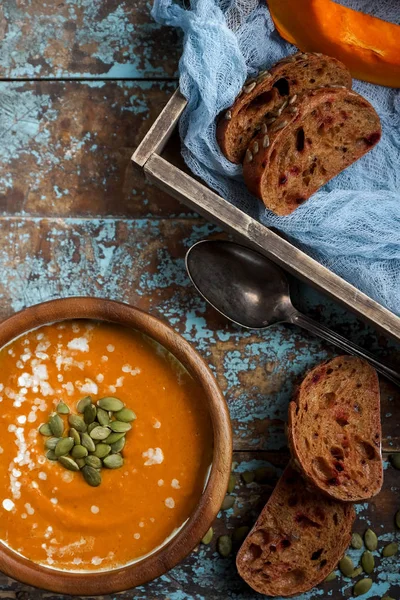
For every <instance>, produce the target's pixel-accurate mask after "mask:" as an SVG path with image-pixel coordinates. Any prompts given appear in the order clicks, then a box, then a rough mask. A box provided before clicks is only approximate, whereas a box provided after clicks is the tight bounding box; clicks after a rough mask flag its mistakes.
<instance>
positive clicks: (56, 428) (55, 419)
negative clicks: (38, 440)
mask: <svg viewBox="0 0 400 600" xmlns="http://www.w3.org/2000/svg"><path fill="white" fill-rule="evenodd" d="M49 427H50V429H51V433H52V434H53V435H54V436H55V437H61V436H62V434H63V432H64V421H63V420H62V418H61V417H60V416H59V415H53V416H51V417H50V419H49Z"/></svg>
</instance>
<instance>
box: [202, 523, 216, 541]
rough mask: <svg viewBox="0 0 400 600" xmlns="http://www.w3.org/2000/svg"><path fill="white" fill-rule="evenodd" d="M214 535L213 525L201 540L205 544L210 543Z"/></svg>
mask: <svg viewBox="0 0 400 600" xmlns="http://www.w3.org/2000/svg"><path fill="white" fill-rule="evenodd" d="M213 535H214V530H213V528H212V527H210V529H209V530H208V531H207V533H206V534H205V536H204V537H203V539H202V540H201V543H202V544H205V545H207V544H209V543H210V542H211V540H212V539H213Z"/></svg>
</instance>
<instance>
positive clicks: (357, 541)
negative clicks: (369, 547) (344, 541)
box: [351, 533, 364, 550]
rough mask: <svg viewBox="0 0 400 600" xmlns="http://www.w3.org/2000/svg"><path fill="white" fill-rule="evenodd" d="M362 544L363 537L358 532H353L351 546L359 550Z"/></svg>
mask: <svg viewBox="0 0 400 600" xmlns="http://www.w3.org/2000/svg"><path fill="white" fill-rule="evenodd" d="M363 546H364V543H363V539H362V537H361V535H360V534H359V533H353V535H352V536H351V547H352V548H355V550H361V548H362V547H363Z"/></svg>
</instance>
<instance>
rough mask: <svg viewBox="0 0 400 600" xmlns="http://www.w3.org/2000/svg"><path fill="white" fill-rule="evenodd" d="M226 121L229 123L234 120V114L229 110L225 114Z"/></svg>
mask: <svg viewBox="0 0 400 600" xmlns="http://www.w3.org/2000/svg"><path fill="white" fill-rule="evenodd" d="M225 119H226V120H227V121H230V120H231V119H232V112H231V111H230V110H227V111H226V113H225Z"/></svg>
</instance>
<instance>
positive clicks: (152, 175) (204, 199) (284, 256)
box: [132, 89, 400, 342]
mask: <svg viewBox="0 0 400 600" xmlns="http://www.w3.org/2000/svg"><path fill="white" fill-rule="evenodd" d="M185 106H186V100H185V98H184V97H183V95H182V94H181V93H180V91H179V89H177V90H176V91H175V93H174V94H173V96H172V97H171V99H170V100H169V102H168V103H167V105H166V106H165V108H164V109H163V111H162V112H161V113H160V115H159V116H158V118H157V119H156V121H155V122H154V124H153V125H152V127H151V128H150V130H149V132H148V133H147V135H146V136H145V137H144V139H143V140H142V142H141V143H140V145H139V146H138V148H137V149H136V151H135V152H134V154H133V156H132V161H133V163H134V165H135V166H136V167H139V168H140V169H143V171H144V173H145V176H146V178H147V179H148V180H149V181H151V182H152V183H154V184H155V185H156V186H158V187H159V188H161V189H162V190H163V191H165V192H167V193H168V194H170V195H171V196H173V197H175V198H177V199H178V200H180V201H182V202H183V203H184V204H186V205H188V206H189V207H190V208H193V209H194V210H195V211H196V212H198V213H200V214H201V215H202V216H204V217H205V218H206V219H208V220H210V221H212V222H214V223H216V224H218V225H219V226H221V228H223V229H224V230H226V231H228V232H229V233H231V234H233V235H234V237H236V238H237V239H238V241H240V242H241V243H243V244H244V245H247V246H249V247H252V248H254V249H255V250H257V251H258V252H261V253H262V254H264V255H265V256H267V257H268V258H270V259H271V260H273V261H274V262H275V263H277V264H278V265H280V266H281V267H283V268H284V269H285V270H286V271H289V272H290V273H292V274H294V275H295V276H297V277H298V278H299V279H301V280H303V281H305V282H307V283H308V284H310V285H312V286H314V287H315V288H317V289H318V290H320V291H322V292H323V293H325V294H327V295H328V296H330V297H331V298H333V299H335V300H337V301H338V302H339V303H340V304H342V305H343V306H345V307H346V308H348V309H349V310H350V311H352V312H353V313H355V314H356V315H357V316H358V317H360V318H361V319H363V320H364V321H367V322H368V323H370V324H372V325H373V326H374V327H375V328H377V329H378V330H379V331H381V332H382V333H384V334H385V335H388V336H389V337H391V338H394V339H395V340H396V341H398V342H400V318H399V317H397V316H396V315H395V314H394V313H392V312H391V311H389V310H388V309H386V308H385V307H383V306H382V305H381V304H379V303H378V302H376V301H375V300H372V298H370V297H369V296H367V295H366V294H364V293H362V292H360V291H359V290H358V289H357V288H355V287H354V286H353V285H351V284H350V283H347V282H346V281H345V280H344V279H342V278H341V277H339V276H338V275H336V274H335V273H333V272H332V271H330V270H329V269H327V268H326V267H323V266H322V265H320V264H319V263H318V262H317V261H316V260H314V259H313V258H311V257H310V256H308V255H307V254H305V253H304V252H303V251H301V250H299V249H298V248H296V247H295V246H293V244H291V243H290V242H289V241H288V240H286V239H284V238H283V237H282V236H281V235H279V234H278V233H276V232H275V231H273V230H271V229H269V228H267V227H266V226H265V225H262V224H261V223H259V222H258V221H256V220H255V219H253V218H252V217H249V216H248V215H247V214H246V213H244V212H243V211H241V210H239V209H238V208H236V207H235V206H233V205H232V204H230V203H229V202H228V201H227V200H225V199H224V198H222V197H221V196H219V195H218V194H216V193H215V192H213V191H212V190H210V189H209V188H208V187H207V186H206V185H204V184H202V183H200V182H199V181H197V180H196V179H195V178H194V177H192V176H191V175H190V174H188V173H185V172H184V171H183V170H182V169H180V168H178V167H176V166H175V165H174V164H172V163H171V162H169V161H168V160H167V159H165V158H163V157H162V156H161V153H162V151H163V150H164V148H165V146H166V144H167V142H168V140H169V138H170V136H171V135H172V133H173V132H174V130H175V128H176V126H177V124H178V121H179V118H180V116H181V114H182V112H183V111H184V109H185Z"/></svg>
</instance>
